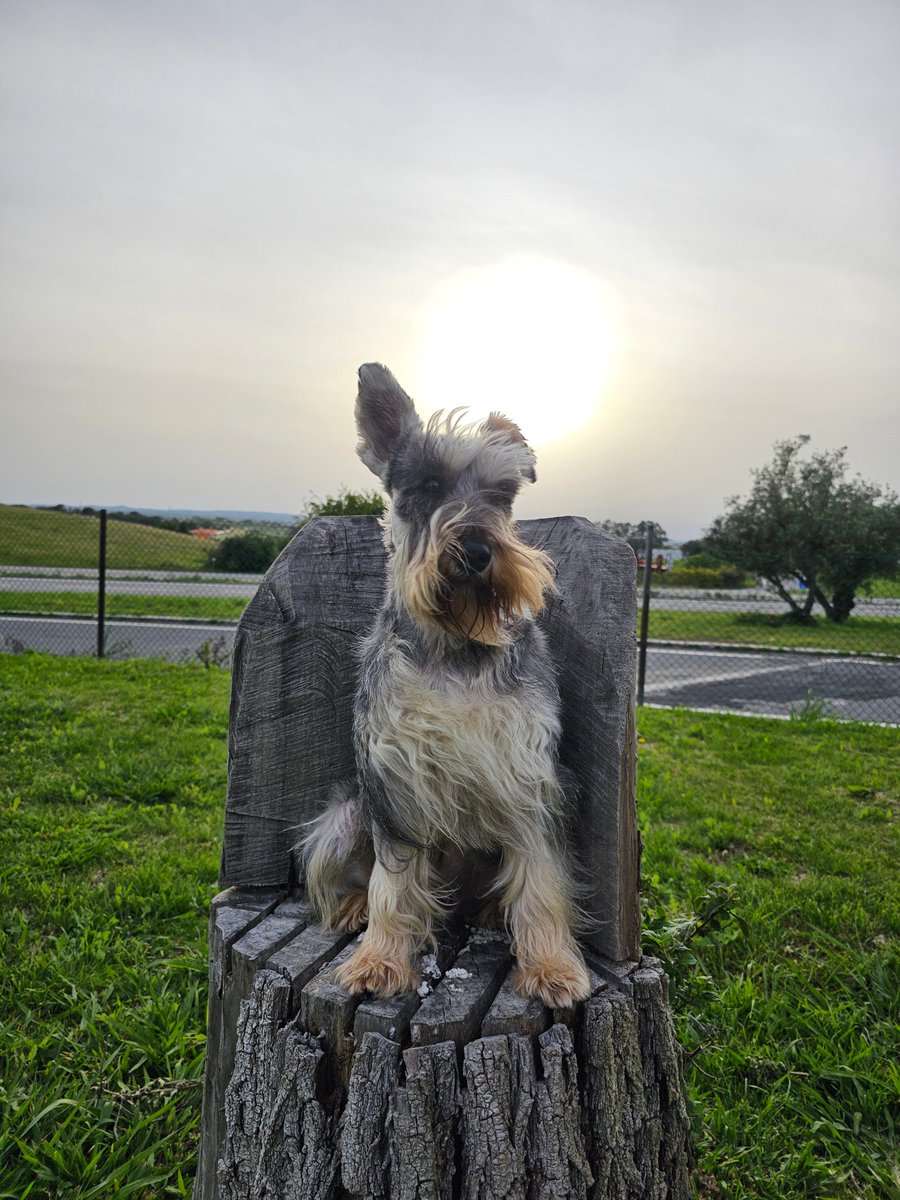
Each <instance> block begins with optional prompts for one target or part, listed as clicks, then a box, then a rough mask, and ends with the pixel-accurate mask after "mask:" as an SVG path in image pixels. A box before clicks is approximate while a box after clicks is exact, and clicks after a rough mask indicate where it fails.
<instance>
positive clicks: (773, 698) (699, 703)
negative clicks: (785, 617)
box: [0, 616, 900, 725]
mask: <svg viewBox="0 0 900 1200" xmlns="http://www.w3.org/2000/svg"><path fill="white" fill-rule="evenodd" d="M106 628H107V650H108V654H109V657H111V658H131V657H150V656H157V655H159V656H162V657H165V658H169V659H174V660H180V661H193V660H196V659H197V657H198V655H202V654H203V653H204V647H207V650H208V649H210V648H211V649H213V651H214V653H215V655H216V657H217V659H218V660H219V661H221V659H222V657H223V656H224V655H225V654H227V653H229V652H230V650H231V646H232V644H233V641H234V632H235V626H234V625H233V624H227V625H226V624H223V625H213V624H195V623H193V622H186V621H175V620H172V621H165V620H154V621H109V622H107V627H106ZM96 644H97V632H96V624H95V623H94V621H93V620H90V619H82V620H78V619H70V618H62V617H59V618H36V617H4V616H0V651H6V652H8V653H10V652H11V653H15V652H16V651H19V650H22V649H25V648H27V647H30V648H32V649H35V650H41V651H43V652H45V653H48V654H79V655H89V654H94V653H95V651H96ZM810 695H812V696H813V697H818V698H820V699H822V700H823V701H824V703H825V705H826V708H827V711H828V712H830V713H831V714H832V715H834V716H841V717H849V718H852V719H854V720H860V721H877V722H886V723H889V724H896V725H900V663H897V662H884V661H880V660H878V659H871V658H850V657H843V656H840V657H839V656H836V655H835V656H832V655H813V654H802V653H795V652H784V653H779V654H766V653H754V652H752V651H740V650H693V649H692V650H687V649H686V650H680V649H672V648H671V647H661V646H654V645H651V646H650V649H649V653H648V655H647V679H646V685H645V696H644V698H645V700H646V701H647V703H648V704H658V705H663V706H665V707H673V706H679V707H685V708H695V709H722V710H725V711H729V712H743V713H758V714H767V715H770V716H788V715H789V714H790V713H791V711H796V710H797V709H799V708H802V706H803V705H804V703H805V702H806V701H807V699H808V698H809V696H810Z"/></svg>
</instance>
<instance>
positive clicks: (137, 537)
mask: <svg viewBox="0 0 900 1200" xmlns="http://www.w3.org/2000/svg"><path fill="white" fill-rule="evenodd" d="M99 525H100V522H99V521H98V520H97V518H95V517H83V516H80V515H77V514H75V513H61V512H52V511H49V512H48V511H46V510H43V509H37V508H25V507H23V506H21V505H15V504H2V505H0V563H3V564H9V565H11V566H22V567H32V566H41V567H96V566H97V552H98V539H99ZM206 561H207V547H206V546H204V545H203V543H202V542H200V541H198V540H197V538H194V537H191V536H190V534H187V533H173V532H172V531H171V530H169V529H154V528H153V527H152V526H150V525H131V524H128V523H127V522H125V521H113V520H110V521H109V522H108V524H107V565H108V566H109V567H111V568H113V567H116V568H127V567H132V568H141V567H144V568H146V569H148V570H155V571H197V570H202V569H203V568H204V567H205V566H206Z"/></svg>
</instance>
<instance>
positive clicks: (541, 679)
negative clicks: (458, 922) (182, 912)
mask: <svg viewBox="0 0 900 1200" xmlns="http://www.w3.org/2000/svg"><path fill="white" fill-rule="evenodd" d="M462 411H463V410H454V411H453V412H451V413H450V414H449V415H444V414H442V413H438V414H436V415H435V416H433V417H431V419H430V420H428V422H427V423H423V422H422V420H421V419H420V417H419V416H418V414H417V413H416V410H415V406H414V404H413V401H412V400H411V399H410V397H409V396H408V395H407V394H406V392H405V391H404V390H403V389H402V388H401V387H400V385H399V384H398V383H397V381H396V379H395V378H394V376H393V375H392V374H391V372H390V371H389V370H387V368H386V367H383V366H381V365H380V364H379V363H368V364H366V365H364V366H362V367H360V369H359V391H358V395H357V400H356V425H357V431H358V434H359V443H358V445H357V454H358V455H359V457H360V458H361V459H362V461H363V462H364V463H365V464H366V466H367V467H369V468H370V469H371V470H372V471H373V472H374V473H375V474H376V475H377V476H378V477H379V479H380V480H381V482H382V484H383V485H384V488H385V490H386V491H387V493H388V495H389V497H390V508H389V511H388V514H387V516H386V517H385V520H384V540H385V545H386V548H387V552H388V577H387V587H386V593H385V597H384V603H383V605H382V607H381V610H380V611H379V613H378V615H377V618H376V621H375V625H374V628H373V629H372V631H371V633H370V634H369V635H368V637H367V638H366V639H365V640H364V642H363V644H362V647H361V653H360V674H359V684H358V688H357V693H356V699H355V705H354V750H355V755H356V767H357V777H356V780H355V781H354V782H353V783H352V784H344V785H342V786H341V787H339V788H338V789H337V791H336V794H335V795H334V796H333V798H332V800H331V802H330V804H329V805H328V807H327V808H326V809H325V811H324V812H323V813H322V814H321V815H320V816H319V817H318V818H317V819H316V820H314V821H313V822H311V823H310V825H309V826H308V831H307V833H306V836H305V837H304V839H303V842H302V844H301V857H302V861H303V864H304V869H305V877H306V884H307V891H308V895H309V898H310V900H311V902H312V904H313V906H314V908H315V909H316V911H317V913H318V916H319V918H320V920H321V921H322V922H323V924H325V925H326V926H327V927H329V928H332V929H339V930H344V931H356V930H358V929H361V928H363V927H364V926H366V930H365V933H364V935H363V937H362V939H361V940H360V943H359V945H358V947H357V948H356V950H355V951H354V953H353V954H352V955H351V956H350V957H349V958H348V959H347V961H345V962H344V963H343V964H342V965H341V966H340V967H339V968H338V969H337V972H336V976H335V978H336V980H337V982H338V983H339V984H341V985H342V986H343V987H345V988H347V989H348V990H349V991H350V992H352V993H357V994H358V993H362V992H366V991H369V992H374V993H375V994H377V995H379V996H390V995H394V994H396V993H398V992H403V991H407V990H409V989H412V988H415V987H416V986H418V984H419V982H420V979H419V975H418V973H417V970H416V966H415V962H416V957H417V952H418V951H419V950H420V949H422V948H423V947H424V946H425V945H426V944H427V943H428V942H429V941H433V934H432V930H433V927H434V926H435V924H436V923H438V922H440V921H442V920H443V919H445V918H446V916H447V913H448V911H449V910H450V909H452V908H453V906H454V903H455V901H456V900H457V897H456V896H455V895H454V880H456V881H458V879H459V876H460V871H461V867H462V866H464V865H465V864H468V863H470V862H472V861H479V862H482V863H487V864H489V865H490V867H491V870H492V871H493V879H492V880H491V881H490V885H489V894H488V895H487V896H484V897H482V900H483V902H484V909H483V910H482V913H481V914H480V918H479V920H478V922H477V923H483V922H484V921H485V920H487V919H489V917H490V916H491V915H499V916H500V917H502V920H503V921H504V922H505V924H506V926H507V927H508V929H509V931H510V933H511V935H512V942H513V951H514V953H515V956H516V960H517V963H516V969H515V973H514V983H515V986H516V988H517V989H518V991H519V992H520V993H521V994H523V995H527V996H537V997H540V999H541V1000H542V1001H543V1002H544V1003H545V1004H547V1005H548V1006H550V1007H567V1006H569V1005H571V1004H573V1003H575V1002H576V1001H577V1000H579V999H583V998H584V997H585V996H587V995H588V992H589V980H588V974H587V970H586V968H585V964H584V959H583V958H582V955H581V953H580V951H579V949H578V946H577V944H576V941H575V937H574V934H573V930H574V928H575V918H576V905H575V902H574V887H573V882H572V872H571V868H570V866H569V864H568V863H567V859H566V854H565V849H564V836H563V811H564V807H565V802H564V792H563V787H562V785H561V782H560V768H559V764H558V759H557V747H558V742H559V734H560V716H559V708H560V706H559V694H558V689H557V683H556V674H555V670H554V667H553V663H552V660H551V658H550V654H549V651H548V648H547V644H546V640H545V638H544V635H543V633H542V631H541V630H540V629H539V628H538V626H537V625H536V624H535V621H534V617H535V616H536V615H537V613H538V612H539V611H540V610H541V608H542V607H543V604H544V598H545V596H546V595H547V594H548V593H549V592H550V591H552V590H553V588H554V582H553V574H552V571H553V564H552V562H551V561H550V559H549V558H548V557H547V555H545V554H544V553H543V552H542V551H541V550H538V549H535V548H533V547H530V546H527V545H526V544H525V543H524V542H522V541H521V540H520V538H519V536H518V533H517V531H516V527H515V523H514V521H513V518H512V505H513V501H514V499H515V497H516V495H517V493H518V492H519V490H520V488H521V487H522V485H523V484H524V483H526V482H532V483H533V482H534V481H535V478H536V476H535V457H534V453H533V452H532V450H531V448H530V447H529V446H528V444H527V443H526V441H525V439H524V437H523V436H522V433H521V431H520V430H519V428H518V426H517V425H515V424H514V423H513V422H512V421H510V420H508V419H507V418H506V417H504V416H501V415H500V414H499V413H492V414H491V415H490V416H489V417H488V418H487V419H486V420H485V421H483V422H482V423H480V424H465V423H464V422H463V418H462V415H461V413H462Z"/></svg>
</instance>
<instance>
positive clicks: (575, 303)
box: [417, 257, 611, 444]
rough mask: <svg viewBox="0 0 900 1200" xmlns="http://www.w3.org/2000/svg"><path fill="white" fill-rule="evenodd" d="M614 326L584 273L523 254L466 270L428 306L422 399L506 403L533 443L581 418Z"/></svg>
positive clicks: (488, 407)
mask: <svg viewBox="0 0 900 1200" xmlns="http://www.w3.org/2000/svg"><path fill="white" fill-rule="evenodd" d="M610 340H611V339H610V331H609V324H608V320H607V317H606V314H605V312H604V304H603V298H602V294H601V291H600V289H599V287H598V286H597V284H596V283H595V281H594V280H593V279H592V278H591V276H590V275H588V274H587V272H584V271H579V270H575V269H574V268H572V267H569V266H566V265H564V264H563V263H559V262H555V261H553V260H550V259H545V258H534V257H523V258H515V259H511V260H508V261H506V262H504V263H501V264H499V265H497V266H494V267H491V268H488V269H484V270H478V271H470V272H466V273H465V274H463V275H460V276H458V277H457V278H455V279H453V280H451V281H450V282H449V283H448V284H446V285H445V286H444V287H442V288H441V289H440V290H439V291H438V293H437V294H436V295H435V296H434V297H433V299H432V302H431V304H430V305H429V306H428V309H427V311H426V314H425V319H424V330H423V336H422V340H421V350H420V356H419V371H418V380H417V382H418V385H419V386H418V391H417V398H418V399H419V400H420V401H421V403H422V407H423V408H424V409H425V410H426V411H428V410H430V411H434V410H435V409H439V408H443V409H450V408H458V407H466V408H468V409H469V410H470V412H471V414H472V416H473V418H474V417H483V416H486V415H487V414H488V413H489V412H491V411H492V410H499V411H500V412H502V413H504V414H505V415H506V416H508V417H510V418H511V419H512V420H513V421H515V422H516V423H517V424H518V425H519V426H520V427H521V429H522V431H523V433H524V434H525V436H526V438H527V439H528V440H529V441H530V442H532V443H536V444H540V443H546V442H550V441H554V440H555V439H557V438H561V437H563V436H565V434H567V433H571V432H572V431H573V430H575V429H577V428H578V427H579V426H580V425H583V424H584V422H585V421H587V420H588V418H589V417H590V416H591V415H592V413H593V411H594V409H595V408H596V406H597V404H598V402H599V399H600V395H601V392H602V389H603V385H604V382H605V380H606V377H607V374H608V370H609V359H610Z"/></svg>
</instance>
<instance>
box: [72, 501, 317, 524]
mask: <svg viewBox="0 0 900 1200" xmlns="http://www.w3.org/2000/svg"><path fill="white" fill-rule="evenodd" d="M94 507H95V508H101V507H105V508H106V511H107V512H111V513H112V512H139V513H144V514H145V515H146V516H148V517H174V518H175V519H176V520H179V521H183V520H185V519H187V518H188V517H204V518H206V519H210V520H211V519H213V518H214V517H224V518H225V520H227V521H254V522H258V523H259V524H260V525H297V524H299V520H300V518H299V517H298V516H297V514H296V513H280V512H255V511H252V510H249V509H242V508H141V507H140V505H134V504H107V505H95V506H94Z"/></svg>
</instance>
